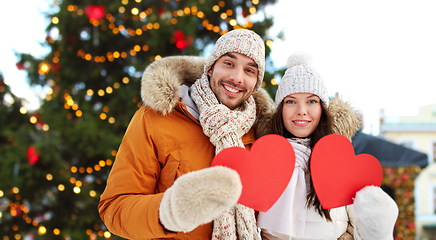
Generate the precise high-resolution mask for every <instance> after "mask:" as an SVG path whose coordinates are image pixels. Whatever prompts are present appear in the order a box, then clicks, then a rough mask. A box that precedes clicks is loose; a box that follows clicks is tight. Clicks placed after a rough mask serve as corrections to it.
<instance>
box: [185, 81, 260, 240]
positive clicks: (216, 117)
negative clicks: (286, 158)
mask: <svg viewBox="0 0 436 240" xmlns="http://www.w3.org/2000/svg"><path fill="white" fill-rule="evenodd" d="M191 90H192V93H191V96H192V99H193V101H194V102H195V103H196V105H197V107H198V110H199V112H200V124H201V126H202V128H203V132H204V134H205V135H206V136H208V137H209V140H210V142H211V143H212V144H213V145H214V146H215V153H216V154H218V153H219V152H220V151H221V150H223V149H225V148H229V147H242V148H243V147H244V144H243V142H242V139H241V137H242V136H243V135H244V134H246V133H247V132H248V131H249V130H250V129H251V127H252V126H253V124H254V121H255V119H256V104H255V102H254V99H253V96H250V97H249V98H248V99H247V100H246V101H245V102H244V103H243V104H242V106H240V107H238V108H237V109H235V110H230V109H229V108H228V107H226V106H225V105H223V104H219V101H218V99H217V98H216V96H215V94H214V93H213V91H212V89H211V87H210V84H209V80H208V78H207V75H206V74H203V75H202V77H201V78H200V79H199V80H197V81H196V82H195V83H194V84H193V85H192V87H191ZM235 203H236V201H235ZM238 218H240V221H241V223H242V224H238V223H237V221H238ZM213 225H214V228H213V232H212V235H213V236H218V237H217V238H219V239H223V240H224V239H236V238H238V237H239V238H240V239H258V232H257V226H256V218H255V214H254V210H253V209H250V208H248V207H245V206H243V205H240V204H237V205H236V206H235V207H233V208H231V209H228V211H225V212H224V213H223V214H222V215H221V216H219V217H218V218H217V219H215V220H214V224H213Z"/></svg>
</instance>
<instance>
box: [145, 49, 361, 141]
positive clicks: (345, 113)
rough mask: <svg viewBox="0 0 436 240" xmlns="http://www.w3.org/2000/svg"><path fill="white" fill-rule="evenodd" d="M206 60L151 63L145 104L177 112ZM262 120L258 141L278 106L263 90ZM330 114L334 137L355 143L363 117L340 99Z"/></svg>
mask: <svg viewBox="0 0 436 240" xmlns="http://www.w3.org/2000/svg"><path fill="white" fill-rule="evenodd" d="M205 61H206V59H205V58H203V57H195V56H171V57H165V58H162V59H159V60H157V61H155V62H153V63H151V64H150V65H149V66H148V67H147V68H146V69H145V71H144V74H143V76H142V80H141V81H142V86H141V97H142V101H143V102H144V103H145V104H146V105H148V106H149V107H151V108H152V109H153V110H155V111H157V112H159V113H160V114H161V115H162V116H165V115H167V114H169V113H171V112H172V111H174V109H175V107H176V105H177V101H179V100H180V97H181V93H180V89H181V86H182V84H188V85H191V84H193V83H194V82H195V81H196V80H197V79H199V78H201V75H202V74H203V71H204V63H205ZM253 97H254V100H255V101H256V106H257V108H258V110H259V111H258V112H259V114H258V117H257V119H256V137H261V136H263V135H265V134H268V132H269V131H268V130H269V127H268V122H269V120H270V119H271V118H272V115H273V114H274V110H275V109H274V102H273V100H272V99H271V97H270V96H269V95H268V93H267V92H266V91H265V90H264V89H262V88H260V89H259V90H257V91H256V92H254V93H253ZM328 109H329V111H330V114H331V115H332V119H333V131H334V133H337V134H341V135H344V136H345V137H347V138H349V139H351V138H352V137H353V136H354V134H355V133H356V131H357V130H358V129H359V128H360V126H361V118H360V115H359V114H358V113H357V112H356V110H355V109H354V108H353V107H352V106H351V105H350V103H348V102H346V101H343V100H342V99H341V98H340V97H339V96H338V95H336V96H335V97H334V98H333V99H332V100H330V104H329V108H328Z"/></svg>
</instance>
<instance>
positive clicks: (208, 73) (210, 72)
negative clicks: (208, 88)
mask: <svg viewBox="0 0 436 240" xmlns="http://www.w3.org/2000/svg"><path fill="white" fill-rule="evenodd" d="M212 71H213V68H211V69H209V71H207V76H209V77H210V76H212Z"/></svg>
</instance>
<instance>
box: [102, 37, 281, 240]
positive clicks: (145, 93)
mask: <svg viewBox="0 0 436 240" xmlns="http://www.w3.org/2000/svg"><path fill="white" fill-rule="evenodd" d="M264 71H265V45H264V42H263V40H262V39H261V38H260V37H259V36H258V35H257V34H256V33H254V32H252V31H249V30H243V29H238V30H233V31H230V32H228V33H226V34H224V35H223V36H222V37H220V38H219V39H218V41H217V43H216V44H215V46H214V49H213V51H212V53H211V54H210V56H209V57H208V58H207V59H206V61H205V59H203V58H199V57H186V56H185V57H181V56H179V57H167V58H163V59H161V60H158V61H156V62H154V63H152V64H151V65H150V66H148V67H147V69H146V70H145V72H144V75H143V77H142V89H141V95H142V99H143V102H144V103H145V106H143V107H141V108H140V109H139V110H138V111H137V112H136V113H135V115H134V116H133V118H132V120H131V122H130V124H129V127H128V128H127V131H126V133H125V136H124V138H123V141H122V143H121V145H120V148H119V151H118V154H117V157H116V161H115V163H114V166H113V168H112V170H111V173H110V175H109V178H108V181H107V186H106V189H105V191H104V193H103V194H102V196H101V199H100V204H99V212H100V216H101V218H102V219H103V221H104V223H105V224H106V226H107V227H108V229H109V230H110V231H111V232H112V233H114V234H116V235H119V236H122V237H124V238H128V239H212V238H213V239H239V238H241V239H258V232H257V226H256V219H255V216H254V211H253V210H252V209H250V208H247V207H245V206H242V205H239V204H236V202H237V200H238V199H239V196H240V194H241V188H242V186H241V182H240V179H239V175H238V174H237V173H236V172H235V171H233V170H231V169H229V168H225V167H210V164H211V161H212V159H213V157H214V155H215V154H216V153H218V152H220V151H221V150H223V149H225V148H228V147H234V146H238V147H245V148H247V149H249V148H250V147H251V145H252V144H253V143H254V141H255V139H256V134H261V133H260V131H261V130H262V129H263V127H262V125H264V123H265V122H266V121H267V120H268V118H269V117H270V116H271V115H272V113H273V112H272V111H273V110H272V104H273V103H272V100H271V99H270V98H269V97H268V95H267V93H266V92H265V91H264V90H263V89H261V88H260V86H261V83H262V81H263V76H264ZM256 130H259V132H258V133H256Z"/></svg>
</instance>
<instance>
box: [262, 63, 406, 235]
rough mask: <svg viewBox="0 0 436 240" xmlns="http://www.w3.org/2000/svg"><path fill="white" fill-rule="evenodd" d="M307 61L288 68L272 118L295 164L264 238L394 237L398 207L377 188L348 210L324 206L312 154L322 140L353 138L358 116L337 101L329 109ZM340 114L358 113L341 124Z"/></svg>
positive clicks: (266, 219)
mask: <svg viewBox="0 0 436 240" xmlns="http://www.w3.org/2000/svg"><path fill="white" fill-rule="evenodd" d="M308 60H309V57H308V56H307V55H292V56H290V58H289V59H288V64H287V65H288V69H287V70H286V72H285V75H284V76H283V78H282V80H281V82H280V85H279V88H278V90H277V92H276V98H275V105H276V112H275V114H274V116H273V118H272V120H271V131H270V133H274V134H279V135H281V136H284V137H286V138H287V139H288V140H289V142H290V143H291V144H292V146H293V148H294V151H295V159H296V161H295V162H296V163H295V169H294V173H293V175H292V178H291V180H290V182H289V184H288V186H287V188H286V190H285V191H284V193H283V194H282V195H281V197H280V198H279V200H278V201H277V202H276V203H275V204H274V205H273V206H272V207H271V209H270V210H269V211H268V212H266V213H259V215H258V226H259V227H260V228H261V229H262V238H263V239H271V240H272V239H313V240H314V239H329V240H333V239H358V240H359V239H368V240H369V239H372V240H373V239H392V231H393V226H394V224H395V220H396V218H397V215H398V208H397V206H396V204H395V202H394V201H393V200H392V199H391V198H390V197H389V196H388V195H387V194H386V193H384V192H383V191H382V190H381V189H380V188H378V187H373V186H371V187H366V188H364V189H362V190H361V191H359V193H358V194H357V195H356V199H355V201H354V204H352V205H349V206H343V207H339V208H335V209H330V210H327V209H323V208H322V206H321V204H320V201H319V199H318V197H317V195H316V192H315V189H314V187H313V184H312V178H311V174H310V156H311V151H312V149H313V147H314V146H315V144H316V143H317V142H318V140H319V139H321V138H322V137H323V136H326V135H328V134H331V133H339V134H344V135H346V136H347V137H348V138H351V137H352V135H353V134H354V132H355V131H356V129H357V127H358V125H357V124H356V123H359V117H358V115H357V114H356V113H355V112H354V111H353V110H352V109H351V108H350V107H349V106H347V104H343V103H341V102H340V100H337V99H336V100H335V101H336V102H335V105H334V106H333V107H331V109H330V110H329V102H330V101H329V98H328V95H327V88H326V87H325V84H324V81H323V79H322V78H321V77H320V76H319V74H318V73H317V72H316V71H315V69H314V68H312V67H311V66H309V65H308ZM341 104H342V105H341ZM333 109H335V110H333ZM338 111H339V112H341V111H345V112H349V113H350V112H351V113H353V112H354V114H351V115H349V116H348V120H349V122H341V121H344V120H343V119H344V118H337V117H336V115H342V114H343V112H342V113H338ZM339 119H342V120H339ZM350 133H352V134H350ZM361 199H364V200H367V199H371V200H374V201H371V203H372V204H371V205H366V204H362V206H361V205H360V204H359V205H357V204H358V203H360V202H361ZM353 205H354V206H353ZM374 213H376V214H375V215H374ZM353 228H354V230H353ZM353 235H354V236H353Z"/></svg>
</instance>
